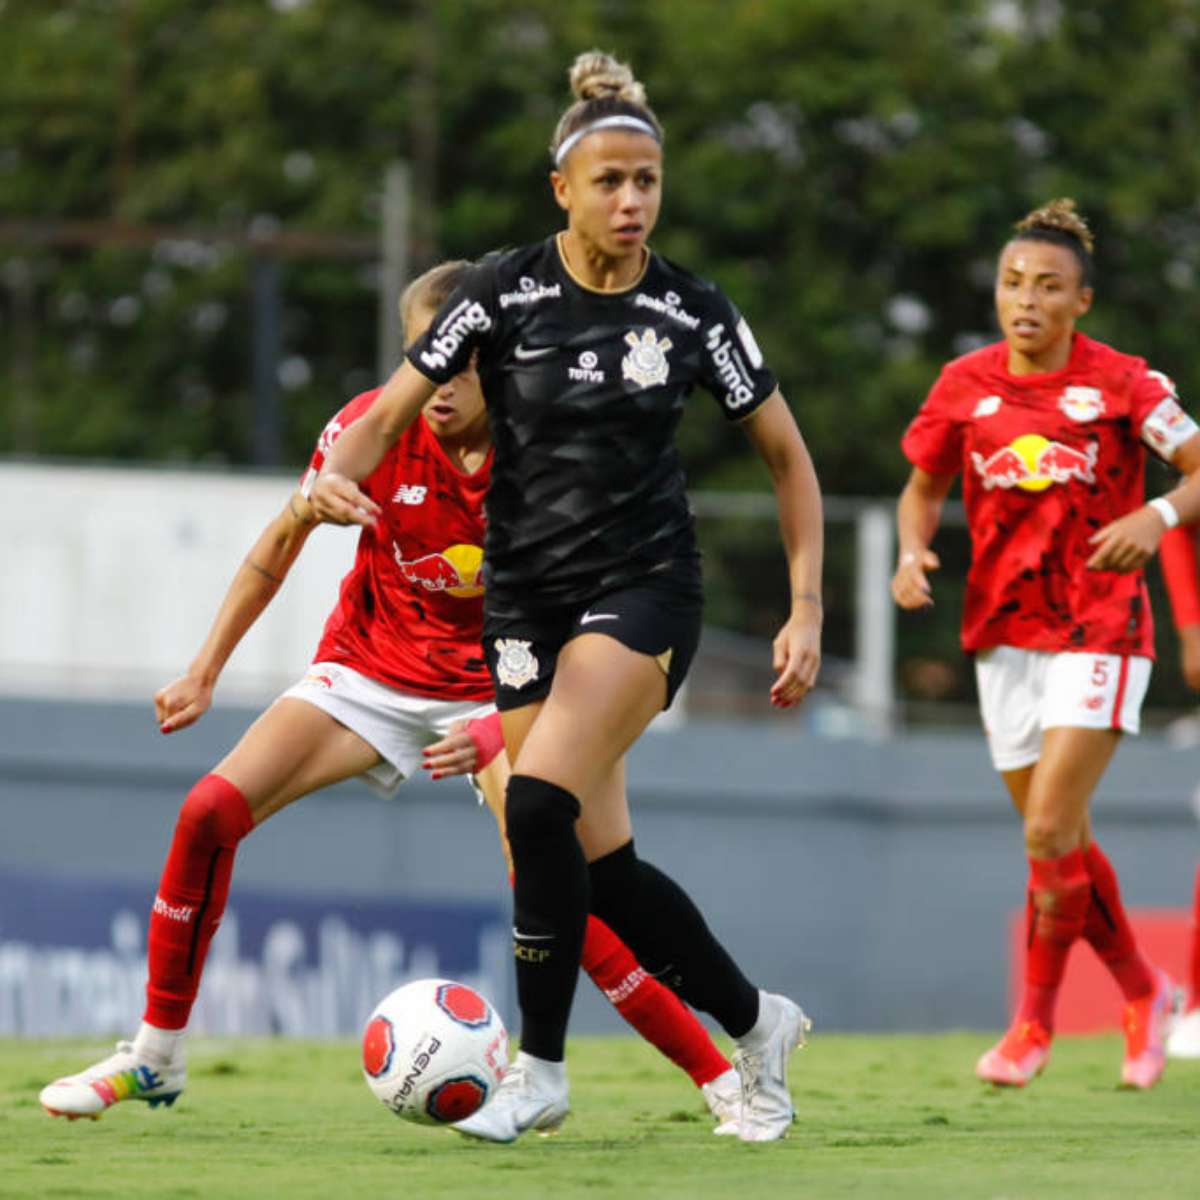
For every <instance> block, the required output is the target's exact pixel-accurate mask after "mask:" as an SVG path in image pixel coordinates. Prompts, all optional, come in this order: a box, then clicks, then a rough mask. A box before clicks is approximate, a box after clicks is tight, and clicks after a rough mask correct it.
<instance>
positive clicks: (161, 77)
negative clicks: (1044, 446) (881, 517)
mask: <svg viewBox="0 0 1200 1200" xmlns="http://www.w3.org/2000/svg"><path fill="white" fill-rule="evenodd" d="M0 34H2V37H0V45H2V46H3V50H2V51H0V55H2V62H3V73H2V74H0V317H2V319H3V323H2V326H0V454H8V455H30V454H37V455H41V456H53V457H64V456H71V457H87V458H103V459H107V460H125V461H151V462H156V463H163V462H168V463H211V464H231V465H237V464H250V463H252V462H254V461H255V459H256V458H258V459H261V458H262V454H261V452H260V449H258V448H256V446H257V443H256V441H255V433H254V415H253V408H254V404H253V399H254V397H253V383H252V379H253V366H252V360H253V354H252V349H253V347H252V341H253V325H254V321H255V315H254V314H255V308H254V303H253V295H254V288H255V286H256V284H257V283H259V282H261V281H262V279H263V278H264V276H263V274H262V271H263V267H264V263H265V262H267V260H270V262H271V264H272V269H277V270H278V271H279V272H280V277H279V278H280V288H281V292H282V296H283V306H282V323H281V329H280V338H281V346H282V348H281V354H280V357H279V361H278V363H277V364H275V371H276V380H275V382H276V383H277V385H278V387H279V389H280V394H281V396H282V404H281V422H282V426H281V434H280V437H281V456H282V459H283V461H284V462H286V463H292V464H299V463H300V462H302V461H303V460H304V459H305V458H306V457H307V454H308V452H309V448H310V445H311V441H312V438H313V435H314V432H315V431H316V430H317V429H319V428H320V427H321V425H322V424H323V422H324V420H325V419H326V417H327V415H328V414H329V412H330V411H331V410H333V409H334V408H336V407H337V406H338V405H339V404H341V403H342V402H344V400H345V399H347V398H348V397H349V396H350V395H351V394H353V393H355V392H357V391H360V390H362V389H364V388H366V387H369V386H372V385H373V384H374V383H375V382H376V377H377V370H376V363H375V352H376V329H377V319H376V298H377V289H378V282H379V273H380V262H379V254H378V250H377V245H378V237H379V220H380V202H381V199H380V198H381V189H382V181H383V177H384V172H385V170H386V168H387V166H388V164H389V163H390V162H392V161H393V160H396V159H404V160H406V161H407V162H408V163H409V164H410V166H411V169H412V173H413V180H414V195H413V198H414V207H415V211H414V221H413V234H414V242H413V250H414V255H413V258H414V261H413V264H412V265H413V267H414V269H417V268H420V267H422V266H424V265H427V264H428V263H430V262H432V261H434V260H435V259H437V258H440V257H444V256H448V255H454V256H458V255H463V256H474V255H478V254H479V253H481V252H483V251H485V250H487V249H490V248H493V247H496V246H501V245H516V244H520V243H522V242H525V241H530V240H534V239H537V238H540V237H542V236H545V235H546V234H547V233H548V232H549V231H551V230H552V229H554V228H555V227H557V225H558V224H559V216H560V214H559V213H558V211H557V209H556V208H555V207H554V205H553V203H552V201H551V198H550V194H549V190H548V187H547V183H546V174H547V170H548V166H549V160H548V156H547V150H546V145H547V143H548V141H549V137H550V134H551V131H552V129H553V126H554V123H555V121H556V119H557V116H558V114H559V112H560V111H561V110H562V108H563V107H564V105H565V104H566V103H567V101H568V93H567V87H566V74H565V72H566V67H567V66H568V64H569V63H570V61H571V59H572V58H573V56H574V55H575V54H576V53H577V52H578V51H580V50H582V49H586V48H588V47H590V46H593V45H598V46H601V47H603V48H605V49H609V50H611V51H613V52H615V53H616V54H618V55H619V56H620V57H622V58H626V59H628V60H629V61H630V62H631V63H632V64H633V66H634V68H635V70H636V72H637V74H638V75H639V77H640V78H641V79H642V80H643V81H644V82H645V84H646V86H647V90H648V93H649V97H650V101H651V103H652V105H653V106H654V107H655V109H656V110H657V112H658V113H659V115H660V117H661V118H662V119H663V121H664V124H665V125H666V128H667V176H666V185H667V191H666V202H665V207H664V211H663V216H662V219H661V224H660V226H659V230H658V231H657V232H656V235H655V237H654V244H655V246H656V248H657V249H659V250H660V251H661V252H663V253H665V254H667V255H668V256H670V257H673V258H676V259H679V260H680V261H682V262H684V263H686V264H687V265H689V266H691V267H693V268H694V269H696V270H698V271H699V272H701V273H702V274H705V275H708V276H710V277H712V278H714V279H716V280H717V281H718V282H720V283H721V284H722V285H723V286H724V287H725V289H726V290H727V291H728V292H729V293H730V295H731V296H732V297H734V298H735V299H736V301H737V302H738V304H739V305H740V307H741V308H742V309H743V311H744V312H745V313H746V315H747V316H748V318H749V319H750V321H751V323H752V325H753V327H754V329H755V332H756V334H757V336H758V340H759V341H760V343H761V344H762V345H763V347H764V350H765V351H766V353H767V356H768V360H769V361H770V362H771V363H772V365H773V367H774V368H775V370H776V372H777V374H778V375H779V377H780V379H781V381H782V383H783V386H784V390H785V392H786V394H787V395H788V396H789V399H790V401H791V403H792V404H793V406H794V408H795V410H796V412H797V415H798V417H799V419H800V423H801V426H802V428H803V430H804V432H805V435H806V436H807V438H808V440H809V442H810V445H811V447H812V450H813V455H814V458H815V459H816V462H817V464H818V468H819V470H820V474H821V477H822V482H823V485H824V486H825V488H826V490H827V491H829V492H832V493H842V494H850V495H884V496H891V495H894V493H895V492H896V490H897V489H898V487H899V486H900V484H901V482H902V480H903V478H904V476H905V474H906V465H905V463H904V462H903V460H902V458H901V456H900V454H899V451H898V447H897V439H898V436H899V434H900V432H901V430H902V429H903V427H904V424H905V423H906V421H907V420H908V418H909V417H910V415H911V414H912V412H913V411H914V410H915V407H916V405H917V404H918V403H919V401H920V399H921V398H922V396H923V395H924V393H925V391H926V390H927V388H928V386H929V385H930V383H931V382H932V380H933V378H934V376H935V375H936V372H937V370H938V367H939V365H940V364H941V363H942V362H943V361H944V360H945V359H947V358H948V357H950V356H952V355H955V354H957V353H961V352H962V351H964V350H967V349H970V348H972V347H974V346H975V345H978V344H979V343H981V342H982V341H984V340H988V339H990V338H992V337H993V336H994V333H993V330H994V325H993V320H992V316H991V276H992V268H993V263H994V260H995V255H996V253H997V251H998V249H999V247H1000V246H1001V244H1002V243H1003V242H1004V240H1005V238H1006V234H1007V231H1008V229H1009V227H1010V225H1011V223H1012V222H1013V221H1014V220H1016V219H1017V218H1018V217H1020V216H1021V215H1022V214H1023V213H1024V212H1026V211H1027V210H1028V209H1029V208H1031V207H1033V206H1034V205H1036V204H1038V203H1040V202H1042V201H1044V200H1046V199H1048V198H1050V197H1052V196H1056V195H1072V196H1074V197H1076V199H1077V200H1078V202H1079V204H1080V206H1081V208H1082V209H1083V211H1084V212H1085V213H1087V214H1088V215H1089V217H1090V218H1091V220H1092V222H1093V224H1094V227H1095V229H1096V232H1097V236H1098V252H1097V266H1098V297H1097V304H1096V307H1095V310H1094V312H1093V314H1092V315H1091V316H1089V317H1088V318H1087V321H1086V324H1085V328H1086V329H1087V331H1088V332H1089V333H1091V334H1093V335H1094V336H1097V337H1099V338H1102V339H1104V340H1109V341H1112V342H1113V343H1115V344H1116V345H1117V346H1118V347H1120V348H1122V349H1126V350H1130V351H1134V352H1137V353H1141V354H1144V355H1145V356H1146V357H1148V358H1150V359H1151V360H1152V362H1153V364H1154V365H1155V366H1157V367H1158V368H1159V369H1161V370H1164V371H1166V372H1168V373H1169V374H1171V375H1172V376H1174V377H1175V379H1176V380H1177V381H1178V383H1179V385H1180V388H1181V391H1182V394H1183V395H1184V397H1185V399H1186V398H1191V399H1192V400H1193V401H1195V399H1196V398H1197V397H1200V363H1198V362H1197V361H1196V358H1195V355H1194V354H1193V353H1192V350H1193V347H1194V344H1195V333H1194V323H1195V315H1194V299H1195V293H1196V282H1197V271H1198V270H1200V203H1198V198H1200V186H1198V184H1200V154H1198V152H1197V145H1198V144H1200V137H1198V134H1200V129H1198V128H1197V122H1198V118H1197V113H1198V112H1200V61H1198V54H1200V0H922V2H921V3H919V4H913V3H912V2H911V0H862V3H859V4H847V3H845V0H570V2H569V3H564V2H563V0H407V2H406V0H219V2H216V3H202V2H200V0H73V2H58V3H56V2H52V0H0ZM117 228H119V229H120V230H123V231H124V233H125V236H123V237H120V238H118V237H114V236H106V231H107V232H108V234H111V233H112V231H113V230H114V229H117ZM131 230H132V231H140V233H139V234H138V236H136V237H134V236H130V231H131ZM283 234H288V235H304V236H305V237H307V238H308V239H309V240H308V242H306V243H304V244H303V245H299V246H297V245H293V250H294V252H293V253H289V254H287V255H285V256H282V257H278V256H277V254H276V250H277V248H278V245H279V241H278V239H279V237H280V236H281V235H283ZM272 239H275V241H272ZM272 247H275V249H273V248H272ZM683 448H684V451H685V454H686V456H687V459H688V462H689V467H690V471H691V479H692V483H693V485H694V486H698V487H705V488H755V489H761V488H762V487H763V486H764V481H763V475H762V472H761V468H760V467H759V466H758V465H757V464H756V463H755V461H754V460H753V457H752V456H750V455H747V454H746V453H745V449H744V441H743V439H741V438H739V437H736V436H731V435H730V431H729V429H728V427H727V426H726V425H725V423H724V421H723V420H722V419H721V418H720V416H719V414H718V413H717V411H716V408H715V406H714V405H709V404H706V403H703V402H701V403H698V404H697V405H696V411H695V412H694V414H692V416H691V417H690V419H689V421H688V422H686V423H685V428H684V433H683ZM729 536H730V537H731V538H733V539H734V540H737V539H738V538H739V537H741V536H742V535H740V534H736V533H734V534H730V535H729ZM954 556H955V557H958V555H957V551H955V552H954ZM835 557H836V548H835ZM732 574H733V575H737V574H738V572H737V571H733V572H732ZM831 578H832V579H833V582H832V583H831V587H835V588H836V587H837V586H839V585H838V583H837V578H834V577H831ZM945 582H946V585H947V589H948V590H947V596H948V597H949V596H951V595H952V592H951V591H950V584H951V581H950V580H949V579H947V580H946V581H945ZM846 586H848V585H846ZM732 597H733V592H718V595H717V597H716V605H717V608H718V610H720V609H721V607H722V605H724V606H725V607H726V608H730V609H732V608H736V607H737V606H738V601H736V600H735V599H733V598H732ZM752 597H753V591H752V592H751V598H752ZM742 607H743V609H745V604H743V605H742ZM955 607H956V606H955V605H954V604H953V601H952V600H951V602H950V603H948V604H947V605H946V606H944V607H943V609H942V611H941V614H940V615H939V618H938V620H939V622H941V624H940V625H939V627H938V630H939V631H938V632H937V633H936V635H935V641H936V642H937V644H938V645H939V646H940V645H941V644H942V643H945V644H946V646H947V647H948V649H947V650H946V653H947V655H948V656H950V657H952V656H953V628H952V621H953V618H954V615H955V613H954V609H955ZM777 608H778V597H777V596H774V593H771V597H768V598H767V599H764V600H763V603H762V604H761V605H756V604H755V603H750V611H749V612H746V611H743V612H742V619H741V621H740V623H741V625H742V626H743V627H745V628H747V629H749V630H751V631H753V632H762V628H759V627H760V626H761V627H763V628H766V627H769V626H770V624H771V623H772V621H773V620H774V616H775V611H776V610H777ZM763 614H766V615H763ZM735 617H736V614H734V616H732V617H731V618H730V619H731V620H734V618H735ZM1160 624H1163V625H1165V624H1166V622H1165V620H1164V621H1161V622H1160ZM943 625H944V628H943V627H942V626H943ZM839 636H840V635H839ZM904 636H905V637H908V636H910V635H909V634H908V633H906V634H905V635H904ZM921 636H925V637H928V631H927V632H926V633H925V634H922V635H921ZM964 686H968V687H969V685H965V684H961V681H960V685H959V686H958V688H957V690H959V691H961V690H962V687H964Z"/></svg>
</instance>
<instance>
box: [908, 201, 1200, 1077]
mask: <svg viewBox="0 0 1200 1200" xmlns="http://www.w3.org/2000/svg"><path fill="white" fill-rule="evenodd" d="M1091 251H1092V236H1091V233H1090V231H1089V230H1088V227H1087V225H1086V223H1085V222H1084V221H1083V220H1082V218H1081V217H1080V216H1079V215H1078V214H1077V213H1076V211H1075V205H1074V203H1073V202H1072V201H1070V200H1056V201H1054V202H1053V203H1051V204H1048V205H1046V206H1045V207H1043V208H1040V209H1037V210H1036V211H1034V212H1032V213H1030V214H1029V216H1027V217H1026V218H1025V219H1024V220H1022V221H1020V222H1019V223H1018V224H1017V226H1016V232H1015V234H1014V235H1013V237H1012V238H1011V240H1010V241H1009V242H1008V244H1007V245H1006V246H1005V247H1004V250H1003V251H1002V253H1001V255H1000V261H999V264H998V268H997V273H996V287H995V300H996V312H997V316H998V318H999V324H1000V329H1001V332H1002V333H1003V335H1004V339H1003V341H1001V342H998V343H995V344H993V345H989V346H985V347H984V348H983V349H981V350H977V351H975V352H974V353H971V354H968V355H965V356H964V357H962V358H959V359H956V360H955V361H953V362H951V363H949V364H948V365H947V366H946V367H945V368H944V369H943V371H942V373H941V376H940V377H939V379H938V381H937V383H936V384H935V385H934V387H933V389H932V391H931V392H930V393H929V396H928V398H927V399H926V401H925V403H924V404H923V405H922V407H921V410H920V412H919V413H918V414H917V417H916V419H915V420H914V421H913V422H912V424H911V425H910V426H909V428H908V431H907V432H906V433H905V435H904V439H903V443H902V445H903V449H904V453H905V454H906V456H907V457H908V459H909V461H910V462H911V463H912V465H913V470H912V474H911V476H910V478H909V481H908V483H907V485H906V486H905V488H904V491H903V493H902V495H901V497H900V504H899V511H898V525H899V554H900V557H899V563H898V565H897V567H896V573H895V575H894V577H893V579H892V593H893V596H894V597H895V600H896V603H897V604H899V605H900V606H901V607H902V608H907V609H921V608H925V607H927V606H928V605H930V604H932V603H933V600H932V593H931V586H930V580H929V575H930V573H931V572H932V571H934V570H936V569H937V566H938V560H937V556H936V555H935V554H934V553H933V551H932V550H931V549H930V542H931V541H932V540H933V536H934V533H935V531H936V530H937V526H938V519H939V514H940V512H941V507H942V502H943V501H944V499H945V497H946V495H947V493H948V492H949V491H950V486H951V484H952V483H953V481H954V476H955V475H956V474H957V473H958V472H960V471H961V472H962V474H963V500H964V503H965V505H966V509H967V518H968V523H969V526H970V532H971V546H972V563H971V569H970V573H969V575H968V577H967V592H966V599H965V602H964V610H963V624H962V640H963V646H964V648H965V649H966V650H967V651H968V652H969V653H973V654H974V655H975V664H976V676H977V682H978V687H979V697H980V708H981V710H982V715H983V724H984V728H985V730H986V732H987V738H988V744H989V748H990V750H991V755H992V761H993V763H994V765H995V767H996V769H997V770H998V771H999V772H1000V774H1001V776H1002V778H1003V779H1004V783H1005V785H1006V787H1007V788H1008V791H1009V794H1010V795H1011V797H1012V800H1013V803H1014V804H1015V805H1016V808H1017V810H1018V812H1020V813H1021V815H1022V817H1023V819H1024V829H1025V848H1026V852H1027V854H1028V857H1029V872H1030V873H1029V889H1028V898H1029V909H1028V912H1029V917H1028V920H1029V927H1028V954H1027V957H1026V962H1025V976H1024V985H1023V991H1022V996H1021V1002H1020V1006H1019V1009H1018V1011H1017V1014H1016V1017H1015V1019H1014V1021H1013V1024H1012V1026H1011V1027H1010V1029H1009V1030H1008V1032H1007V1033H1006V1034H1005V1035H1004V1037H1003V1038H1002V1039H1001V1041H1000V1042H999V1043H998V1044H997V1045H996V1046H994V1047H993V1048H992V1049H991V1050H989V1051H988V1052H987V1053H986V1054H984V1055H983V1057H982V1058H980V1060H979V1063H978V1064H977V1066H976V1074H977V1075H978V1076H979V1077H980V1078H981V1079H985V1080H988V1081H990V1082H992V1083H996V1084H1011V1085H1015V1086H1022V1085H1024V1084H1026V1083H1028V1082H1029V1080H1030V1079H1032V1078H1033V1077H1034V1076H1035V1075H1037V1074H1038V1073H1039V1072H1040V1071H1041V1070H1042V1068H1043V1067H1044V1066H1045V1065H1046V1061H1047V1059H1048V1058H1049V1055H1050V1041H1051V1036H1052V1034H1053V1030H1054V1002H1055V997H1056V994H1057V991H1058V987H1059V984H1060V982H1061V979H1062V973H1063V969H1064V967H1065V965H1066V959H1067V954H1068V951H1069V950H1070V948H1071V945H1072V943H1074V942H1075V941H1076V939H1078V938H1080V937H1083V938H1085V939H1086V940H1087V941H1088V942H1090V943H1091V945H1092V946H1093V948H1094V949H1095V950H1096V952H1097V953H1098V954H1099V955H1100V957H1101V958H1102V959H1103V961H1104V962H1105V964H1106V965H1107V967H1108V968H1109V970H1110V971H1111V973H1112V975H1113V976H1114V978H1115V979H1116V981H1117V983H1118V985H1119V986H1120V988H1121V990H1122V993H1123V994H1124V996H1125V1000H1126V1007H1125V1013H1124V1027H1125V1034H1126V1055H1125V1061H1124V1064H1123V1067H1122V1071H1121V1078H1122V1081H1123V1082H1124V1083H1125V1084H1126V1085H1129V1086H1133V1087H1140V1088H1146V1087H1150V1086H1152V1085H1153V1084H1154V1083H1156V1082H1157V1081H1158V1079H1159V1077H1160V1076H1161V1074H1162V1069H1163V1038H1164V1035H1165V1027H1166V1023H1167V1018H1168V1016H1169V1009H1170V999H1171V995H1172V992H1173V988H1172V986H1171V983H1170V980H1169V979H1168V978H1167V977H1166V975H1165V974H1164V973H1163V972H1162V971H1160V970H1158V969H1157V968H1155V967H1153V966H1151V965H1150V964H1148V963H1147V962H1146V960H1145V959H1144V958H1143V956H1142V955H1141V953H1140V952H1139V950H1138V947H1137V945H1136V943H1135V941H1134V938H1133V934H1132V931H1131V930H1130V927H1129V923H1128V921H1127V919H1126V917H1125V913H1124V910H1123V908H1122V905H1121V898H1120V891H1119V889H1118V886H1117V878H1116V875H1115V873H1114V871H1113V868H1112V865H1111V863H1110V862H1109V861H1108V859H1107V858H1106V857H1105V855H1104V854H1103V852H1102V851H1101V850H1100V847H1099V846H1098V845H1097V844H1096V842H1095V841H1094V840H1093V839H1092V837H1091V831H1090V825H1089V817H1088V802H1089V799H1090V797H1091V794H1092V791H1093V790H1094V789H1095V787H1096V784H1097V783H1098V782H1099V780H1100V777H1101V776H1102V775H1103V773H1104V770H1105V768H1106V767H1107V765H1108V762H1109V760H1110V758H1111V757H1112V754H1113V752H1114V751H1115V749H1116V747H1117V743H1118V741H1119V740H1120V736H1121V733H1122V731H1124V732H1128V733H1136V732H1137V730H1138V722H1139V714H1140V708H1141V703H1142V698H1143V697H1144V695H1145V692H1146V686H1147V683H1148V681H1149V678H1150V663H1151V658H1152V655H1153V629H1152V624H1151V615H1150V604H1149V599H1148V596H1147V593H1146V587H1145V583H1144V581H1143V578H1142V572H1141V567H1142V565H1143V564H1144V563H1145V562H1146V560H1147V559H1148V558H1149V557H1150V556H1151V555H1152V554H1153V553H1154V551H1155V549H1156V548H1157V546H1158V542H1159V539H1160V538H1161V536H1162V534H1163V532H1164V530H1165V529H1167V528H1168V527H1170V526H1172V525H1175V524H1177V523H1178V522H1179V521H1180V520H1182V521H1185V522H1193V521H1195V520H1197V518H1200V476H1198V475H1197V474H1196V471H1197V468H1200V430H1198V429H1197V427H1196V425H1195V423H1194V422H1193V421H1192V420H1191V418H1190V417H1188V416H1187V415H1186V414H1185V413H1184V412H1183V410H1182V409H1181V408H1180V406H1179V402H1178V399H1177V397H1176V395H1175V389H1174V386H1173V385H1172V383H1171V381H1170V380H1169V379H1168V378H1167V377H1166V376H1165V375H1163V374H1161V373H1160V372H1158V371H1152V370H1150V369H1149V368H1148V367H1147V365H1146V363H1145V362H1144V361H1143V360H1142V359H1140V358H1134V357H1133V356H1131V355H1128V354H1121V353H1119V352H1118V351H1116V350H1113V349H1111V348H1110V347H1108V346H1105V345H1102V344H1101V343H1099V342H1095V341H1093V340H1091V339H1090V338H1087V337H1085V336H1084V335H1083V334H1081V333H1078V332H1077V331H1076V329H1075V323H1076V321H1077V320H1078V319H1079V318H1080V317H1082V316H1083V315H1084V314H1085V313H1086V312H1087V311H1088V309H1089V308H1090V307H1091V303H1092V261H1091ZM1144 447H1149V449H1151V450H1152V451H1154V453H1156V454H1158V455H1159V456H1160V457H1161V458H1163V459H1165V460H1166V461H1167V462H1169V463H1171V464H1172V465H1173V466H1174V467H1176V468H1177V469H1178V470H1179V471H1181V472H1183V473H1184V474H1185V475H1186V476H1187V479H1186V480H1185V481H1184V482H1183V483H1182V484H1181V485H1180V486H1179V487H1177V488H1176V489H1175V490H1174V491H1172V492H1171V493H1170V494H1169V495H1167V496H1164V497H1159V498H1157V499H1155V500H1152V501H1151V502H1150V503H1149V504H1146V503H1143V464H1144V458H1145V455H1144Z"/></svg>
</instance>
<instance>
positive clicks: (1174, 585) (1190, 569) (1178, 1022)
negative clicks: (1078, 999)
mask: <svg viewBox="0 0 1200 1200" xmlns="http://www.w3.org/2000/svg"><path fill="white" fill-rule="evenodd" d="M1158 557H1159V561H1160V562H1161V563H1162V572H1163V579H1164V580H1165V581H1166V584H1167V595H1168V596H1169V597H1170V600H1171V615H1172V616H1173V617H1174V619H1175V631H1176V633H1177V634H1178V635H1179V651H1180V657H1181V660H1182V661H1181V664H1180V665H1181V666H1182V668H1183V678H1184V681H1185V682H1186V683H1187V685H1188V687H1190V688H1191V689H1192V690H1193V691H1195V692H1200V563H1198V562H1197V557H1196V530H1195V529H1192V528H1184V527H1183V526H1180V527H1179V528H1178V529H1171V530H1168V531H1167V532H1166V533H1165V534H1164V535H1163V540H1162V545H1161V546H1159V548H1158ZM1167 1054H1168V1055H1169V1056H1170V1057H1171V1058H1200V867H1197V868H1196V879H1195V883H1194V885H1193V891H1192V945H1191V954H1190V961H1189V963H1188V994H1187V1004H1186V1008H1185V1010H1184V1011H1183V1012H1182V1013H1180V1014H1179V1016H1178V1017H1177V1018H1176V1019H1175V1020H1174V1021H1173V1022H1172V1028H1171V1033H1170V1036H1168V1038H1167Z"/></svg>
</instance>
